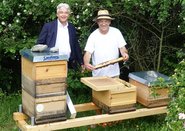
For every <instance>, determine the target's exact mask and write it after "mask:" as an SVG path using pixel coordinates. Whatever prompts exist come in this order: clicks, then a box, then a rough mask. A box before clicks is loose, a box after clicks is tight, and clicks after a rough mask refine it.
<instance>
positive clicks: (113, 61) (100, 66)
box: [94, 57, 124, 69]
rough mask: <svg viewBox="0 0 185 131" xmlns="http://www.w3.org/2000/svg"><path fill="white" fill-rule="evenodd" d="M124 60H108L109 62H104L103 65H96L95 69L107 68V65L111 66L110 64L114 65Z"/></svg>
mask: <svg viewBox="0 0 185 131" xmlns="http://www.w3.org/2000/svg"><path fill="white" fill-rule="evenodd" d="M123 60H124V58H123V57H120V58H117V59H113V60H109V61H105V62H103V63H100V64H98V65H95V67H94V68H95V69H99V68H102V67H105V66H108V65H111V64H114V63H117V62H119V61H123Z"/></svg>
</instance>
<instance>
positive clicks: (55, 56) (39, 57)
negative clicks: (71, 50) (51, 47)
mask: <svg viewBox="0 0 185 131" xmlns="http://www.w3.org/2000/svg"><path fill="white" fill-rule="evenodd" d="M20 54H21V55H22V56H23V57H25V58H27V59H28V60H30V61H32V62H46V61H58V60H66V61H67V60H68V57H67V55H60V54H59V53H58V52H56V53H53V52H50V51H45V52H32V51H31V50H30V49H23V50H20Z"/></svg>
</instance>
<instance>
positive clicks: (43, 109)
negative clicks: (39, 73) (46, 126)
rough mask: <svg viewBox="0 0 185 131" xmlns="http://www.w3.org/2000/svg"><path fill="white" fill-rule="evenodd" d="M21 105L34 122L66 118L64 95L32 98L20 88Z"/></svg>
mask: <svg viewBox="0 0 185 131" xmlns="http://www.w3.org/2000/svg"><path fill="white" fill-rule="evenodd" d="M22 105H23V111H24V113H25V114H27V115H28V116H30V117H34V119H35V122H36V124H41V123H48V122H54V121H60V120H66V109H67V106H66V95H60V96H50V97H42V98H34V97H33V96H31V95H30V94H29V93H27V92H26V91H25V90H24V89H22Z"/></svg>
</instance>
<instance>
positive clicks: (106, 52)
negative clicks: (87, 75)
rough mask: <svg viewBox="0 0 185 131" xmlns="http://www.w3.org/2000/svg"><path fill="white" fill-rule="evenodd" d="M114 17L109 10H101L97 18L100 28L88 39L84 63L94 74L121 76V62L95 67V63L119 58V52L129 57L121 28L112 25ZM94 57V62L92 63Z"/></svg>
mask: <svg viewBox="0 0 185 131" xmlns="http://www.w3.org/2000/svg"><path fill="white" fill-rule="evenodd" d="M113 19H114V18H112V17H111V16H110V14H109V12H108V10H99V11H98V15H97V17H96V19H95V21H96V23H97V24H98V27H99V28H98V29H96V30H95V31H94V32H92V33H91V34H90V36H89V38H88V40H87V43H86V46H85V49H84V50H85V54H84V65H85V68H86V69H87V70H91V71H92V75H93V76H109V77H119V75H120V68H119V64H118V63H115V64H112V65H108V66H106V67H103V68H100V69H95V65H98V64H100V63H103V62H106V61H110V60H113V59H117V58H118V57H119V54H121V56H122V57H123V60H124V61H126V60H128V58H129V55H128V52H127V49H126V48H125V45H126V44H127V43H126V42H125V40H124V38H123V36H122V34H121V32H120V30H119V29H117V28H115V27H111V26H110V24H111V21H112V20H113ZM91 58H92V64H91V63H90V61H91Z"/></svg>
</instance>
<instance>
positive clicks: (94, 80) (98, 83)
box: [81, 77, 123, 91]
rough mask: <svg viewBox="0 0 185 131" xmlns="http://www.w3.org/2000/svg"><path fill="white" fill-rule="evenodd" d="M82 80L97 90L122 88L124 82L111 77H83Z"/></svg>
mask: <svg viewBox="0 0 185 131" xmlns="http://www.w3.org/2000/svg"><path fill="white" fill-rule="evenodd" d="M81 82H82V83H84V84H85V85H87V86H89V87H90V88H92V89H93V90H95V91H105V90H110V89H113V88H121V87H123V84H122V83H120V82H118V81H116V80H114V79H113V78H110V77H83V78H81Z"/></svg>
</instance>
